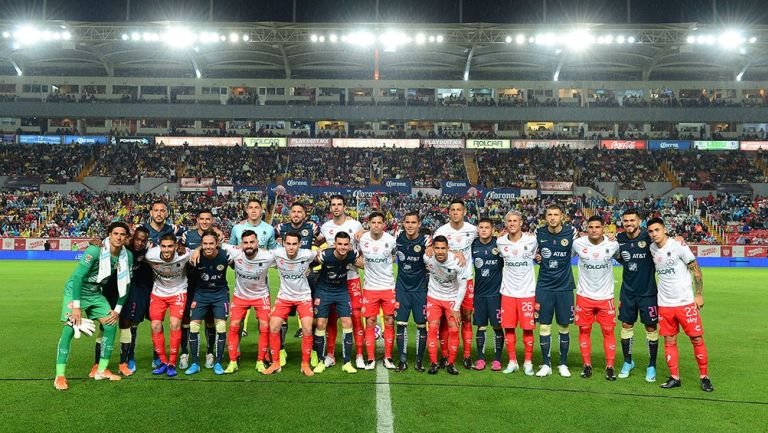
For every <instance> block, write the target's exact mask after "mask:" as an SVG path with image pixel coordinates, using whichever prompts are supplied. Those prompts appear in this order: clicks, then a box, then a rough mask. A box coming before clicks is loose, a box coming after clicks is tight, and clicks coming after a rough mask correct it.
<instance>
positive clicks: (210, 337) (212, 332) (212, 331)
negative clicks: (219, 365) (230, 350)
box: [205, 323, 216, 355]
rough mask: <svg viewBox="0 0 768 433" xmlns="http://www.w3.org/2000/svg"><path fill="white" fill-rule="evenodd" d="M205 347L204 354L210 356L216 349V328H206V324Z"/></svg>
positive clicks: (206, 325) (206, 326)
mask: <svg viewBox="0 0 768 433" xmlns="http://www.w3.org/2000/svg"><path fill="white" fill-rule="evenodd" d="M205 346H206V352H205V353H206V354H210V355H212V354H213V352H214V350H215V349H216V328H215V327H214V326H213V325H211V326H208V323H206V324H205Z"/></svg>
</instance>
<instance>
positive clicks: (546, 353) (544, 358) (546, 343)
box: [539, 334, 552, 366]
mask: <svg viewBox="0 0 768 433" xmlns="http://www.w3.org/2000/svg"><path fill="white" fill-rule="evenodd" d="M539 345H540V346H541V362H542V364H544V365H549V366H551V365H552V361H551V360H550V346H551V345H552V335H549V334H548V335H539Z"/></svg>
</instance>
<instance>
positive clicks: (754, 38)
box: [749, 36, 757, 44]
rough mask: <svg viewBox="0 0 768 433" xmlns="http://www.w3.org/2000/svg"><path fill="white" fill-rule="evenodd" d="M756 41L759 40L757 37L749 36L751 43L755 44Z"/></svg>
mask: <svg viewBox="0 0 768 433" xmlns="http://www.w3.org/2000/svg"><path fill="white" fill-rule="evenodd" d="M755 42H757V38H756V37H754V36H752V37H751V38H749V43H750V44H754V43H755Z"/></svg>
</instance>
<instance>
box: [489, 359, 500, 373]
mask: <svg viewBox="0 0 768 433" xmlns="http://www.w3.org/2000/svg"><path fill="white" fill-rule="evenodd" d="M491 371H501V362H499V361H493V362H492V363H491Z"/></svg>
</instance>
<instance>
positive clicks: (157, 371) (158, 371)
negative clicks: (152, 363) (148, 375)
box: [152, 364, 168, 375]
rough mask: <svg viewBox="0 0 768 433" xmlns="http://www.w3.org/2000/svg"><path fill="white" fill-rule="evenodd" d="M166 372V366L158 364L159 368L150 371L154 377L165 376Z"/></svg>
mask: <svg viewBox="0 0 768 433" xmlns="http://www.w3.org/2000/svg"><path fill="white" fill-rule="evenodd" d="M166 371H168V364H160V366H159V367H157V368H156V369H154V370H152V374H154V375H158V374H165V372H166Z"/></svg>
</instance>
